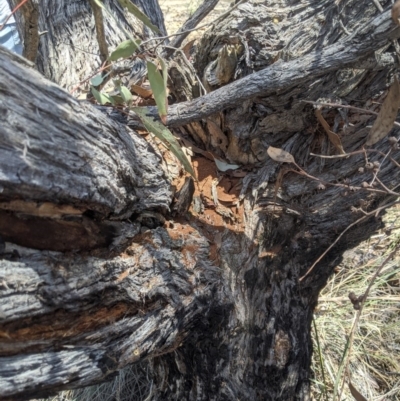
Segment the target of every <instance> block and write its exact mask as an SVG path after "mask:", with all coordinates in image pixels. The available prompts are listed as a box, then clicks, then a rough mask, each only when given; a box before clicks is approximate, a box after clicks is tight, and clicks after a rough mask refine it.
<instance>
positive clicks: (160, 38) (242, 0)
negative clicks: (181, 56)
mask: <svg viewBox="0 0 400 401" xmlns="http://www.w3.org/2000/svg"><path fill="white" fill-rule="evenodd" d="M244 1H245V0H240V1H239V2H238V3H236V4H235V5H234V6H233V7H231V8H230V9H229V10H228V11H226V12H225V13H223V14H221V15H219V16H218V17H217V18H215V19H214V20H212V21H211V22H208V23H207V24H203V25H200V26H196V27H195V28H192V29H188V30H186V31H182V32H177V33H173V34H171V35H167V36H158V37H155V38H150V39H148V40H146V41H145V42H143V43H142V44H141V45H142V46H144V45H145V44H147V43H149V42H152V41H153V40H165V39H169V38H172V37H174V36H179V35H182V34H185V33H190V32H194V31H197V30H199V29H202V28H206V27H207V26H210V25H212V24H215V23H216V22H217V21H219V20H220V19H222V18H224V17H226V16H227V15H229V14H230V13H231V12H232V11H233V10H234V9H235V8H237V7H238V6H239V5H240V4H242V3H244Z"/></svg>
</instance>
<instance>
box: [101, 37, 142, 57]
mask: <svg viewBox="0 0 400 401" xmlns="http://www.w3.org/2000/svg"><path fill="white" fill-rule="evenodd" d="M139 44H140V43H139ZM138 48H139V46H138V43H137V42H133V41H132V40H131V39H128V40H124V41H123V42H122V43H120V44H119V45H118V46H117V48H116V49H115V50H114V51H113V52H112V53H111V54H110V57H108V59H109V60H110V61H116V60H118V59H119V58H126V57H129V56H132V54H133V53H135V51H136V50H137V49H138Z"/></svg>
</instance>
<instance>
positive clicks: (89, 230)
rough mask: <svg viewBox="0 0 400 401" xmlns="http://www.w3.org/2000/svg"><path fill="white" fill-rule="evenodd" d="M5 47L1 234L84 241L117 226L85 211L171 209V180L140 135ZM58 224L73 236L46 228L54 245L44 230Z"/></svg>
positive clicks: (117, 216)
mask: <svg viewBox="0 0 400 401" xmlns="http://www.w3.org/2000/svg"><path fill="white" fill-rule="evenodd" d="M8 53H9V52H7V51H5V50H2V51H1V52H0V108H1V113H0V121H1V124H0V137H1V141H0V153H1V156H2V157H1V161H0V171H1V178H0V186H1V194H0V203H1V206H0V209H1V210H3V211H4V210H7V212H4V213H6V214H5V215H2V222H1V223H0V227H1V228H0V231H1V235H3V236H4V237H5V238H6V239H7V240H13V241H14V242H16V243H20V244H23V245H25V246H35V245H34V244H36V247H37V248H41V249H57V250H66V249H87V248H92V247H95V245H96V243H97V242H99V245H103V246H104V244H107V243H110V240H111V239H112V237H114V236H115V235H116V233H114V234H113V232H114V230H113V229H112V228H111V227H109V226H108V227H103V226H102V225H101V224H100V223H96V222H95V221H92V222H91V223H90V224H89V221H88V220H87V219H86V217H85V216H88V215H90V216H92V217H93V214H94V215H96V219H97V220H98V221H100V220H103V219H112V220H121V219H126V218H128V217H129V216H131V215H133V214H138V213H141V212H142V211H144V210H151V209H153V210H158V211H166V210H168V208H169V203H170V201H171V192H170V188H169V184H168V182H167V181H166V180H165V178H164V176H163V172H162V170H161V169H160V167H159V159H158V157H157V156H156V154H155V153H154V152H153V151H152V149H151V148H150V147H149V145H148V144H147V143H146V142H145V141H144V140H143V139H142V138H140V137H139V136H138V135H136V134H135V133H132V132H130V131H128V130H127V129H126V128H125V127H123V126H120V125H119V124H117V123H115V122H113V121H111V120H109V119H108V118H107V117H106V116H104V114H102V113H101V112H99V111H98V110H96V109H95V108H94V107H92V106H91V105H90V104H88V103H81V102H79V101H77V100H76V99H74V98H73V97H71V96H70V95H69V94H67V93H66V92H65V91H63V90H62V89H60V88H59V87H58V86H57V85H55V84H51V83H50V82H49V81H47V80H45V79H44V78H43V77H42V76H41V75H40V74H39V73H38V72H36V71H34V70H33V69H27V68H25V67H23V66H22V65H20V64H18V63H16V62H15V61H11V60H10V59H9V58H8V57H7V54H8ZM14 59H16V58H15V57H14ZM44 124H45V125H44ZM43 202H46V204H43V205H41V203H43ZM46 205H47V206H46ZM52 205H53V206H52ZM63 205H69V206H70V207H66V208H65V209H63V208H62V207H63ZM19 215H22V216H23V217H22V219H20V218H19V217H18V216H19ZM53 215H54V216H53ZM6 216H7V219H6ZM29 216H30V218H32V219H33V220H32V221H30V222H28V217H29ZM52 216H53V217H55V218H56V220H54V221H53V220H52V221H49V220H48V218H50V217H52ZM39 221H41V223H40V224H39ZM29 227H31V230H33V231H31V230H30V229H29ZM46 228H47V229H46ZM63 228H64V230H63ZM47 230H49V231H47ZM59 230H61V232H62V233H66V232H70V233H71V237H70V238H69V239H68V240H67V239H66V238H63V236H61V238H59V240H56V239H55V238H54V237H53V236H50V238H53V239H55V243H54V244H53V245H54V246H53V247H52V246H50V243H51V241H49V239H50V238H49V233H51V232H53V233H54V232H56V231H59ZM65 230H66V231H65ZM68 230H70V231H68ZM40 232H41V236H40V235H38V234H39V233H40ZM72 232H74V234H72ZM83 233H86V235H87V237H84V239H83V240H82V241H80V237H81V235H82V234H83ZM91 235H93V238H92V239H90V238H91ZM41 237H43V241H44V243H43V241H42V240H41ZM46 238H47V239H46ZM96 238H97V239H96ZM62 239H64V240H65V242H63V241H62ZM86 240H87V243H85V241H86ZM19 241H23V242H19ZM30 241H33V242H30ZM39 244H40V245H39ZM46 244H47V247H46Z"/></svg>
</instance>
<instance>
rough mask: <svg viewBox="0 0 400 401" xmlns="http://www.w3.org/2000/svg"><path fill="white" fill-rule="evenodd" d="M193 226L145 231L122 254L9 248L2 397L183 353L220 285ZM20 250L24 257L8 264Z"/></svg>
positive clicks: (0, 264) (2, 307)
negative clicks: (182, 347) (177, 350)
mask: <svg viewBox="0 0 400 401" xmlns="http://www.w3.org/2000/svg"><path fill="white" fill-rule="evenodd" d="M136 226H137V227H136V228H137V231H139V230H140V225H138V224H137V223H136ZM184 230H185V234H184V235H183V233H182V227H181V226H180V225H175V227H174V228H173V229H168V230H166V229H163V228H159V229H157V230H153V231H150V230H148V229H147V230H145V231H143V230H142V233H141V234H140V233H139V234H137V235H136V236H135V237H134V238H133V239H132V240H131V243H130V245H129V246H128V247H126V248H125V249H124V251H123V252H120V253H118V254H112V253H110V252H109V251H108V250H107V249H105V250H104V251H101V252H97V253H92V254H79V255H78V254H76V253H75V254H74V253H64V254H62V253H56V252H38V251H35V250H29V249H24V248H21V247H16V246H14V245H10V246H9V247H7V248H6V250H5V254H4V255H3V256H2V258H1V259H2V260H0V282H1V287H0V294H1V296H0V311H1V317H0V334H1V339H0V388H1V391H0V399H1V400H5V399H7V400H9V399H24V398H33V397H44V396H46V395H48V394H50V393H54V392H55V391H57V390H60V389H63V388H66V387H68V388H74V387H80V386H84V385H88V384H92V383H94V382H98V381H101V380H105V379H107V378H108V377H109V376H110V375H112V374H113V373H114V372H115V371H116V370H118V369H120V368H122V367H124V366H125V365H127V364H128V363H132V362H135V361H137V360H141V359H143V358H146V357H151V356H152V355H161V354H163V353H165V352H170V351H172V350H174V349H175V348H177V347H178V346H179V345H180V343H181V342H182V341H183V340H184V339H185V337H186V335H187V334H188V333H190V332H191V331H192V329H193V325H195V323H196V321H198V320H199V318H200V319H202V318H204V316H205V315H206V314H207V311H208V309H209V304H208V302H207V299H208V298H209V297H211V294H212V291H213V288H214V286H215V285H216V284H217V283H218V280H219V279H218V271H217V269H215V268H212V267H211V266H207V253H208V244H207V241H205V239H204V237H202V236H201V235H199V233H198V232H197V231H196V230H194V229H187V228H185V229H184ZM15 249H18V255H19V256H18V257H17V258H14V260H7V254H8V253H9V252H12V251H13V250H15ZM14 253H15V251H14ZM28 377H29V379H28Z"/></svg>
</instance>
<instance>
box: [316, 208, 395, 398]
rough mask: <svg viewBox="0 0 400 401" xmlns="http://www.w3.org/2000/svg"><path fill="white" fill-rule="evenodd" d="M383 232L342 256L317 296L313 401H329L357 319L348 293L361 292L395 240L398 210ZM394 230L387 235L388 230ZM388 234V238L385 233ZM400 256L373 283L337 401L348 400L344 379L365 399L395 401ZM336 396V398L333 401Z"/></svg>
mask: <svg viewBox="0 0 400 401" xmlns="http://www.w3.org/2000/svg"><path fill="white" fill-rule="evenodd" d="M385 223H386V228H385V230H382V231H381V232H380V233H378V234H377V235H375V236H373V237H372V238H371V239H370V240H369V241H366V242H364V243H363V244H361V245H360V246H358V247H357V248H356V249H354V250H352V251H348V252H346V254H345V257H344V261H343V263H342V264H341V265H340V267H341V270H340V272H339V273H338V274H336V275H335V276H333V277H332V278H331V280H330V281H329V283H328V285H327V286H326V287H325V289H324V290H323V291H322V293H321V295H320V300H319V306H318V308H317V310H316V312H315V315H314V322H315V331H314V339H313V340H314V351H315V352H314V357H313V370H314V374H315V377H314V384H313V395H314V399H316V400H319V399H321V400H333V399H334V387H335V382H338V389H340V384H339V383H340V382H341V380H343V377H338V372H339V367H340V364H341V362H342V359H343V355H344V352H345V349H346V346H347V345H348V336H349V334H350V331H351V327H352V325H353V321H354V318H355V315H356V312H357V311H356V310H354V308H353V305H352V303H351V302H350V300H349V298H348V294H349V293H350V292H354V293H355V294H357V295H361V294H363V293H364V292H365V290H366V288H367V286H368V284H369V282H370V280H371V279H372V277H373V275H374V273H375V272H376V269H377V268H378V267H379V266H380V264H381V263H382V261H383V260H384V258H385V255H387V254H388V253H389V252H390V250H391V249H392V247H393V245H394V244H395V243H396V242H398V241H399V240H400V229H399V228H398V226H399V225H400V209H399V208H396V209H392V210H390V211H389V212H388V213H387V215H386V216H385ZM390 228H393V229H392V230H388V229H390ZM388 231H390V233H389V232H388ZM399 262H400V255H397V256H396V257H395V259H394V260H392V261H391V262H390V263H389V264H388V265H386V266H385V267H384V268H383V270H382V273H381V274H380V275H379V277H378V278H377V280H376V281H375V284H374V286H373V287H372V290H371V292H370V295H369V297H368V299H367V301H366V303H365V306H364V310H363V313H362V315H361V319H360V321H359V324H358V326H357V329H356V331H355V336H354V341H353V346H352V351H351V354H350V359H349V372H350V375H351V378H349V377H345V379H346V384H345V387H344V392H343V394H342V397H341V399H342V400H345V399H348V400H352V399H354V398H352V396H351V395H350V391H349V388H348V385H347V380H349V379H350V380H351V382H352V384H353V385H354V386H355V387H356V388H357V389H358V390H359V391H360V392H361V393H362V394H363V395H364V396H365V397H366V398H367V399H368V400H371V401H372V400H374V401H378V400H382V401H383V400H400V333H399V332H400V323H399V322H400V319H399V318H400V266H399V265H400V263H399ZM338 399H339V397H338V396H337V397H336V400H338Z"/></svg>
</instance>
